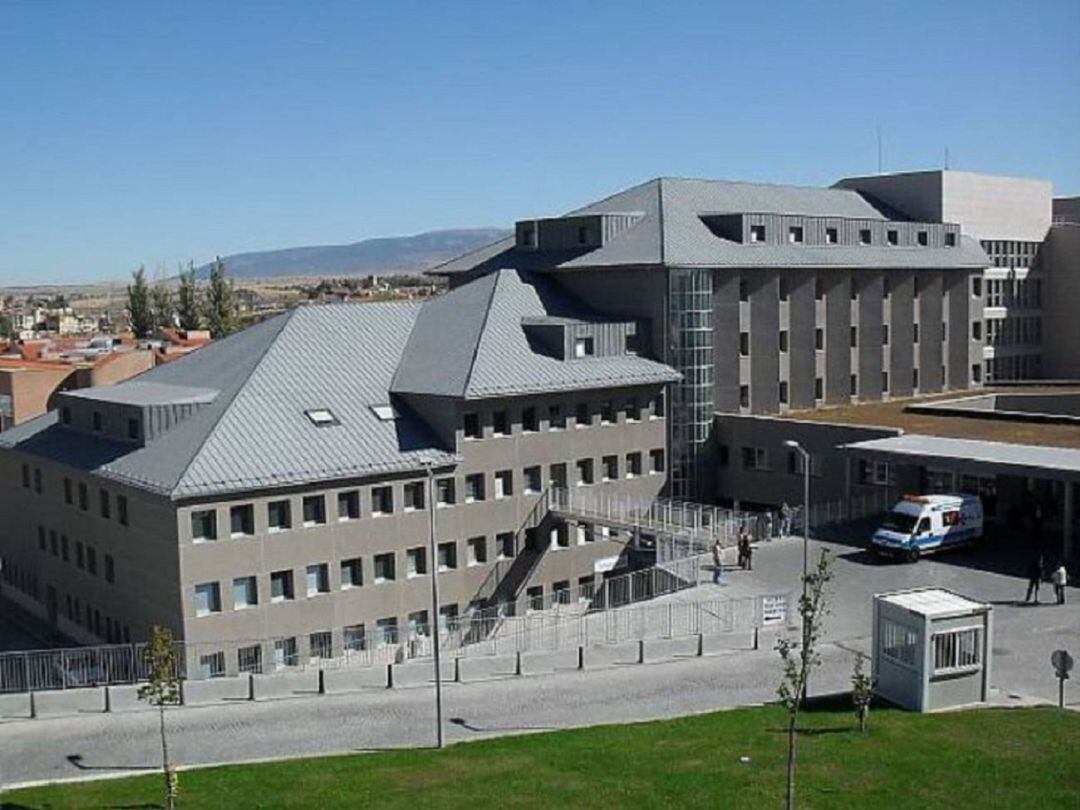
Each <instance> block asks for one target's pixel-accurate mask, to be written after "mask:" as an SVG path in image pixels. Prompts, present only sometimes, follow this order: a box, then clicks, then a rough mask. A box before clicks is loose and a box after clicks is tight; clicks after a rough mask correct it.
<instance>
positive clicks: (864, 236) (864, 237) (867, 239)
mask: <svg viewBox="0 0 1080 810" xmlns="http://www.w3.org/2000/svg"><path fill="white" fill-rule="evenodd" d="M872 241H873V239H872V238H871V235H870V229H869V228H863V229H862V230H861V231H859V244H860V245H869V244H870V243H871V242H872Z"/></svg>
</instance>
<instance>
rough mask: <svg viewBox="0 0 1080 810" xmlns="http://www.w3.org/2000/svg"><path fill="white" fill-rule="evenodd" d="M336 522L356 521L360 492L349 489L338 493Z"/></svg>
mask: <svg viewBox="0 0 1080 810" xmlns="http://www.w3.org/2000/svg"><path fill="white" fill-rule="evenodd" d="M337 516H338V520H358V519H359V518H360V492H359V491H358V490H355V489H350V490H348V491H346V492H339V493H338V496H337Z"/></svg>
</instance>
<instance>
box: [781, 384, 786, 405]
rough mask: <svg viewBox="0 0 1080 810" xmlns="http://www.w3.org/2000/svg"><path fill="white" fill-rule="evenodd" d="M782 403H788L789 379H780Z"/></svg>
mask: <svg viewBox="0 0 1080 810" xmlns="http://www.w3.org/2000/svg"><path fill="white" fill-rule="evenodd" d="M780 404H781V405H787V404H788V384H787V380H781V381H780Z"/></svg>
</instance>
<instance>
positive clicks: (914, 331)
mask: <svg viewBox="0 0 1080 810" xmlns="http://www.w3.org/2000/svg"><path fill="white" fill-rule="evenodd" d="M911 342H912V343H918V342H919V324H918V323H913V324H912V325H911Z"/></svg>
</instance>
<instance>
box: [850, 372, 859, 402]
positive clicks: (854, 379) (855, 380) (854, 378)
mask: <svg viewBox="0 0 1080 810" xmlns="http://www.w3.org/2000/svg"><path fill="white" fill-rule="evenodd" d="M858 393H859V375H858V374H852V375H851V395H852V396H853V397H854V396H857V395H858Z"/></svg>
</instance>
